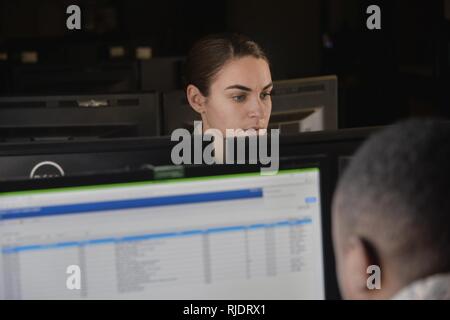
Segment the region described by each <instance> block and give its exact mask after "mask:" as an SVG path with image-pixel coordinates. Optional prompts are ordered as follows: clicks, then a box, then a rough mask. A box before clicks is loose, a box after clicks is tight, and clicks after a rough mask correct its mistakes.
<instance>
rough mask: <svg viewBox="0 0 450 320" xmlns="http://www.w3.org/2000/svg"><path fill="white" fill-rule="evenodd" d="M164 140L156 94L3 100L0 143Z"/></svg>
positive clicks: (36, 97) (65, 96) (28, 97)
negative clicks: (127, 139)
mask: <svg viewBox="0 0 450 320" xmlns="http://www.w3.org/2000/svg"><path fill="white" fill-rule="evenodd" d="M156 135H160V106H159V97H158V94H156V93H128V94H125V93H124V94H92V95H87V94H83V95H64V96H27V97H1V98H0V141H1V140H6V141H17V140H21V141H35V140H66V141H67V140H71V139H78V138H111V137H115V138H118V137H119V138H120V137H142V136H156Z"/></svg>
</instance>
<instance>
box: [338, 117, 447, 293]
mask: <svg viewBox="0 0 450 320" xmlns="http://www.w3.org/2000/svg"><path fill="white" fill-rule="evenodd" d="M333 241H334V247H335V254H336V261H337V273H338V279H339V284H340V288H341V292H342V294H343V297H344V298H363V299H371V298H390V297H392V296H393V295H394V294H395V293H397V292H398V291H399V290H400V289H402V288H404V287H405V286H407V285H408V284H411V283H412V282H414V281H417V280H420V279H423V278H426V277H428V276H431V275H434V274H440V273H447V272H449V271H450V124H449V123H446V122H443V121H439V120H433V119H422V120H419V119H415V120H408V121H405V122H401V123H399V124H396V125H394V126H390V127H388V128H386V129H384V130H382V131H381V132H379V133H377V134H375V135H373V136H372V137H371V138H370V139H369V140H368V141H367V142H366V143H365V144H364V145H363V146H362V147H361V148H360V150H358V152H357V153H356V155H355V157H354V158H353V159H352V161H351V163H350V165H349V166H348V168H347V169H346V170H345V172H344V173H343V175H342V177H341V178H340V181H339V183H338V186H337V189H336V192H335V195H334V199H333ZM371 265H376V266H379V267H380V271H381V289H380V290H369V289H368V287H367V279H368V278H369V277H370V276H371V273H368V271H367V268H368V266H371Z"/></svg>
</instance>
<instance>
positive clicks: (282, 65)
mask: <svg viewBox="0 0 450 320" xmlns="http://www.w3.org/2000/svg"><path fill="white" fill-rule="evenodd" d="M70 4H78V5H79V6H80V7H81V10H82V29H81V30H80V31H69V30H67V29H66V18H67V16H68V15H67V14H66V12H65V11H66V7H67V6H68V5H70ZM370 4H378V5H379V6H380V7H381V11H382V30H373V31H371V30H368V29H367V28H366V19H367V17H368V15H367V14H366V8H367V7H368V6H369V5H370ZM449 11H450V5H449V3H448V1H444V0H441V1H425V0H401V1H400V0H399V1H394V0H391V1H365V0H320V1H311V0H295V1H284V0H278V1H267V0H251V1H242V0H230V1H185V0H182V1H176V0H164V1H148V0H129V1H121V0H97V1H94V0H85V1H74V0H68V1H66V0H60V1H58V0H39V1H31V0H0V94H1V95H3V96H6V95H27V94H43V95H45V94H49V93H51V92H50V91H51V90H50V89H48V88H45V87H42V88H41V87H39V86H38V84H36V86H34V87H33V88H34V90H33V92H28V91H27V89H26V88H27V86H26V85H24V84H23V83H21V81H23V79H25V78H26V77H27V76H29V73H27V72H28V71H27V70H28V69H30V68H34V69H33V70H36V68H38V69H39V68H40V69H39V71H40V72H41V73H40V74H47V75H49V74H51V72H52V70H53V69H52V68H55V66H59V67H61V66H63V67H67V68H68V69H67V70H85V71H87V72H89V66H90V67H95V66H105V68H118V69H117V70H119V71H117V72H118V73H119V74H121V75H122V76H123V77H126V78H127V81H125V82H123V83H122V85H121V86H119V87H117V88H114V86H113V85H111V86H110V88H111V91H114V90H116V89H117V91H124V90H130V91H133V90H139V88H140V87H139V85H140V84H139V82H140V81H142V79H139V77H136V78H134V76H133V72H135V71H136V69H135V65H134V63H135V62H134V60H135V58H134V56H133V52H134V51H133V50H134V49H135V48H136V47H138V46H149V47H151V48H152V56H153V57H154V58H157V57H173V56H185V55H186V53H187V51H188V49H189V47H190V46H191V44H192V43H193V42H194V41H195V40H196V39H198V38H199V37H201V36H203V35H206V34H209V33H215V32H222V31H236V32H241V33H244V34H247V35H248V36H250V37H252V38H253V39H254V40H256V41H257V42H259V43H260V44H261V45H262V46H263V47H264V48H265V50H266V51H267V52H268V54H269V57H270V58H271V64H272V75H273V79H274V80H282V79H292V78H301V77H309V76H317V75H325V74H336V75H337V76H338V79H339V125H340V127H356V126H370V125H383V124H388V123H391V122H393V121H395V120H398V119H401V118H404V117H408V116H411V115H445V116H448V115H449V114H450V111H449V110H450V108H449V103H450V102H449V101H450V99H449V91H450V90H448V89H447V88H448V82H449V81H448V79H449V54H448V47H449V24H450V20H449V19H450V14H449ZM113 45H120V46H123V47H124V48H125V54H124V56H123V57H122V58H120V59H115V60H114V61H111V59H110V58H109V56H108V48H109V47H110V46H113ZM24 50H32V51H36V52H38V53H39V60H38V62H37V63H35V64H33V65H24V64H23V63H22V62H21V60H20V52H22V51H24ZM2 52H8V56H7V58H5V56H3V58H2V55H1V53H2ZM130 66H131V67H130ZM71 68H72V69H71ZM83 68H85V69H83ZM33 72H35V71H33ZM68 72H70V71H68ZM121 72H122V73H121ZM130 74H131V75H130ZM24 75H26V76H24ZM30 79H31V78H30ZM32 79H34V80H33V81H36V78H32ZM38 82H39V81H38ZM124 83H125V84H124ZM28 85H29V84H28ZM95 89H96V87H95V86H93V85H92V86H91V85H90V86H86V87H83V86H80V87H79V88H78V89H77V88H71V90H70V91H71V93H74V92H75V93H83V91H85V90H86V91H88V90H95ZM98 90H100V89H98ZM101 90H104V88H102V89H101Z"/></svg>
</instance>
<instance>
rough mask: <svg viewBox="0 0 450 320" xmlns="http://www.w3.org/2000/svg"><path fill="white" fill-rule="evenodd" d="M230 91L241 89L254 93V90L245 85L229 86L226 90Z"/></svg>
mask: <svg viewBox="0 0 450 320" xmlns="http://www.w3.org/2000/svg"><path fill="white" fill-rule="evenodd" d="M229 89H239V90H243V91H249V92H250V91H252V89H250V88H247V87H245V86H243V85H240V84H235V85H232V86H229V87H226V88H225V90H229Z"/></svg>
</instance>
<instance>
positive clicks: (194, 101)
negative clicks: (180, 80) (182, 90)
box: [186, 84, 206, 114]
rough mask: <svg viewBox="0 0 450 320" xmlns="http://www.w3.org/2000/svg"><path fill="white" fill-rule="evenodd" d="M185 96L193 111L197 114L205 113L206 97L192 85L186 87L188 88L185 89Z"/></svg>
mask: <svg viewBox="0 0 450 320" xmlns="http://www.w3.org/2000/svg"><path fill="white" fill-rule="evenodd" d="M186 96H187V99H188V102H189V104H190V105H191V107H192V109H194V110H195V111H196V112H198V113H199V114H203V113H205V111H206V106H205V102H206V97H204V96H203V94H202V93H201V92H200V90H199V89H198V88H197V87H196V86H194V85H192V84H190V85H188V87H187V88H186Z"/></svg>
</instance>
